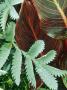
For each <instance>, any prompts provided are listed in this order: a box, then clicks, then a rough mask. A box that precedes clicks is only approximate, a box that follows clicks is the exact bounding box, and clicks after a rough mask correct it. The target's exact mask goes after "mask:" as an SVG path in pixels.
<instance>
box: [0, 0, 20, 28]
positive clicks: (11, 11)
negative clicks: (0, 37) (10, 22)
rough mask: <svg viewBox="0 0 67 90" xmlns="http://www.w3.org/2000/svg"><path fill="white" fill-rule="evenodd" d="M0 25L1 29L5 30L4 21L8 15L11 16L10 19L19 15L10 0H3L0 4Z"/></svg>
mask: <svg viewBox="0 0 67 90" xmlns="http://www.w3.org/2000/svg"><path fill="white" fill-rule="evenodd" d="M0 6H1V9H0V25H1V27H2V29H3V30H5V27H6V22H7V19H8V15H10V16H11V18H12V19H14V20H15V19H18V18H19V15H18V13H17V12H16V10H15V8H14V7H13V5H12V0H5V2H2V3H1V4H0Z"/></svg>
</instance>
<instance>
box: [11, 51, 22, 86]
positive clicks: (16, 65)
mask: <svg viewBox="0 0 67 90" xmlns="http://www.w3.org/2000/svg"><path fill="white" fill-rule="evenodd" d="M21 65H22V54H21V51H20V50H17V49H16V51H15V53H14V56H13V61H12V77H13V78H14V80H15V83H16V85H18V86H19V84H20V81H21V80H20V75H21Z"/></svg>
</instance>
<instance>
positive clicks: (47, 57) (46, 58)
mask: <svg viewBox="0 0 67 90" xmlns="http://www.w3.org/2000/svg"><path fill="white" fill-rule="evenodd" d="M55 57H56V51H54V50H51V51H49V52H48V53H47V54H46V55H44V56H42V57H40V58H38V59H37V61H39V62H40V63H43V64H48V63H50V62H51V61H53V60H54V58H55Z"/></svg>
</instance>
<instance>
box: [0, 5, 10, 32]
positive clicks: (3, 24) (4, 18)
mask: <svg viewBox="0 0 67 90" xmlns="http://www.w3.org/2000/svg"><path fill="white" fill-rule="evenodd" d="M8 14H9V7H6V8H4V9H3V11H2V13H1V15H0V17H1V19H0V25H1V27H2V29H3V30H5V27H6V22H7V18H8Z"/></svg>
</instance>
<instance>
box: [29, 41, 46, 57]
mask: <svg viewBox="0 0 67 90" xmlns="http://www.w3.org/2000/svg"><path fill="white" fill-rule="evenodd" d="M44 46H45V44H44V41H42V40H37V41H36V42H35V43H34V44H33V45H32V46H31V48H30V49H29V51H28V55H29V56H30V57H31V58H32V59H33V58H35V57H37V56H38V55H39V54H40V53H41V52H42V51H43V50H44Z"/></svg>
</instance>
